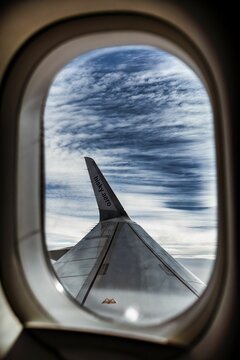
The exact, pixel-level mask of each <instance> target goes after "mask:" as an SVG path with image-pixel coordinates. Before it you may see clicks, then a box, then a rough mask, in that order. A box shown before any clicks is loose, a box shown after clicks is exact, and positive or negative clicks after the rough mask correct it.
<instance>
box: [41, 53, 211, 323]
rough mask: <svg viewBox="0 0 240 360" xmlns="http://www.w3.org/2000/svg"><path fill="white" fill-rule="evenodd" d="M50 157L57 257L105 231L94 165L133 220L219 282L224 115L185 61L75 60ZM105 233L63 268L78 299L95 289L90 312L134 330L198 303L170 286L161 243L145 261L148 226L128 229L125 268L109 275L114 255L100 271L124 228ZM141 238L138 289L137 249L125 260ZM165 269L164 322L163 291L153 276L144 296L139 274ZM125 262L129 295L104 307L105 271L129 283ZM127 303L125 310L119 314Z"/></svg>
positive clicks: (60, 95)
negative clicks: (219, 134) (218, 131)
mask: <svg viewBox="0 0 240 360" xmlns="http://www.w3.org/2000/svg"><path fill="white" fill-rule="evenodd" d="M44 151H45V185H46V191H45V203H46V212H45V222H46V241H47V246H48V249H49V250H56V249H63V248H69V247H70V248H71V247H73V246H74V245H75V244H77V243H78V242H79V241H80V240H81V239H82V238H84V236H85V235H86V234H88V233H89V231H90V230H91V229H92V228H94V226H95V225H96V224H97V223H98V221H99V213H98V207H97V203H96V200H95V197H94V193H93V189H92V185H91V183H90V181H89V174H88V171H87V168H86V165H85V161H84V157H91V158H93V159H94V160H95V162H96V164H97V165H98V166H99V168H100V169H101V171H102V173H103V175H104V176H105V177H106V179H107V181H108V183H109V184H110V186H111V187H112V189H113V191H114V192H115V194H116V195H117V197H118V199H119V201H120V202H121V204H122V206H123V208H124V209H125V211H126V212H127V214H128V215H129V217H130V218H131V219H132V220H133V221H134V222H136V223H137V224H139V225H140V226H141V227H142V228H143V229H144V230H145V231H146V233H148V234H149V235H150V237H151V238H153V239H154V240H155V242H156V243H158V244H160V245H161V246H162V247H163V248H164V249H165V250H166V251H167V252H168V253H169V254H170V255H172V256H173V257H174V258H175V259H177V261H178V262H179V263H181V264H182V265H184V266H185V267H187V268H188V269H189V270H190V271H191V272H192V273H194V274H195V275H196V276H197V277H198V278H200V279H201V280H202V281H203V282H205V283H207V282H208V280H209V276H210V274H211V269H212V266H213V261H214V259H215V250H216V236H217V219H216V206H217V199H216V164H215V144H214V128H213V114H212V109H211V104H210V100H209V97H208V94H207V92H206V89H205V88H204V86H203V84H202V82H201V81H200V80H199V78H198V76H197V75H196V74H195V73H194V72H193V71H192V70H191V69H190V68H189V67H188V66H187V65H186V64H185V63H183V62H182V61H181V60H180V59H178V58H176V57H175V56H173V55H171V54H169V53H167V52H165V51H162V50H159V49H156V48H153V47H150V46H119V47H113V48H104V49H98V50H95V51H91V52H88V53H86V54H83V55H80V56H79V57H77V58H75V59H74V60H72V61H71V62H70V63H69V64H67V65H66V66H65V67H64V68H63V69H62V70H61V71H60V72H59V73H58V74H57V76H56V77H55V79H54V81H53V83H52V85H51V87H50V90H49V94H48V97H47V101H46V106H45V113H44ZM104 226H105V225H104ZM104 226H102V228H101V230H99V228H94V229H93V232H92V233H90V234H91V235H90V238H91V241H88V244H89V247H90V248H91V249H89V247H88V249H87V250H86V247H85V246H83V248H81V247H80V250H79V253H80V255H79V254H78V256H77V257H74V256H73V257H72V258H71V264H70V265H69V266H68V267H67V268H64V266H63V265H62V264H61V262H59V260H58V261H57V262H56V263H55V264H54V267H55V271H56V272H57V274H58V276H59V278H60V281H61V282H62V283H63V285H64V286H65V288H66V289H67V291H69V292H70V293H71V294H72V296H74V297H77V296H78V294H79V293H80V292H81V289H83V288H84V287H85V288H86V286H89V283H91V289H92V290H94V291H95V292H94V291H92V297H91V299H90V298H89V299H88V301H87V300H86V299H85V300H86V301H85V300H84V301H85V302H84V305H85V306H86V307H88V308H90V309H91V310H92V311H96V313H98V314H101V315H102V314H103V315H106V316H108V317H109V316H110V317H114V318H117V319H121V317H122V315H123V314H124V316H125V319H126V321H130V322H138V321H141V319H142V321H144V322H147V321H148V317H149V321H150V322H151V320H153V319H155V320H156V321H158V320H159V321H161V320H166V319H167V318H169V317H171V316H173V315H176V314H177V313H179V312H180V311H182V310H184V309H185V308H186V307H187V306H189V305H190V304H191V303H192V302H193V301H195V300H196V299H195V296H190V295H189V297H188V295H186V293H187V292H188V291H189V289H187V290H186V289H185V288H184V286H183V284H182V283H181V281H180V283H179V281H178V280H179V278H178V280H174V281H175V282H174V281H173V282H172V284H174V285H171V286H170V285H169V283H168V277H167V276H168V275H169V276H170V275H171V274H170V273H169V269H168V268H167V267H166V264H164V262H163V263H162V262H161V261H159V258H158V260H156V259H154V260H153V259H152V258H151V256H152V255H151V254H152V252H154V250H153V249H152V248H151V247H152V246H154V245H152V243H151V245H149V244H150V242H151V241H152V240H149V244H148V245H149V247H146V249H145V247H144V250H143V249H142V248H141V250H139V247H140V245H139V242H138V238H140V237H145V236H147V235H145V233H144V235H143V233H141V231H142V230H141V229H140V230H139V228H137V225H132V227H131V231H132V232H131V231H130V230H127V228H126V227H124V226H123V227H122V228H121V232H120V230H119V239H120V238H122V240H121V242H119V241H120V240H118V243H116V244H115V248H117V247H118V246H119V251H118V252H117V253H116V254H118V255H119V256H116V254H115V253H114V252H113V253H112V258H111V257H110V259H109V261H110V262H109V263H108V262H106V259H107V258H108V257H109V254H108V255H107V254H105V258H104V259H105V260H104V259H102V261H103V263H102V264H101V266H100V264H98V262H97V261H100V260H99V259H100V256H101V254H102V253H101V251H102V250H103V249H104V247H106V246H108V243H107V241H108V240H107V237H106V234H105V233H104V231H107V232H108V234H110V235H109V236H114V235H113V234H115V232H116V231H117V230H116V228H115V226H114V224H113V223H111V226H110V225H109V226H110V227H107V230H106V229H105V228H104ZM126 226H127V225H126ZM104 229H105V230H104ZM104 234H105V235H104ZM136 234H137V235H136ZM104 236H105V238H104ZM129 237H131V239H132V240H131V241H132V242H131V244H132V247H131V251H132V254H133V255H132V256H133V262H135V264H136V265H135V266H136V267H135V271H136V273H135V274H134V273H132V265H131V266H130V265H129V264H128V265H127V266H128V267H129V277H128V278H126V273H127V272H126V271H125V270H124V271H123V269H124V268H125V267H126V262H127V260H126V259H127V256H128V255H129V254H130V250H129V247H127V245H126V248H127V249H128V255H127V254H125V255H124V251H123V247H124V238H129ZM146 241H147V240H146ZM90 242H91V246H90ZM82 244H83V243H82ZM122 244H123V245H122ZM145 245H146V244H145ZM84 248H85V250H84ZM149 249H150V250H149ZM149 251H150V252H149ZM156 251H158V250H156ZM64 252H65V250H63V251H62V252H58V253H57V252H56V251H55V252H50V257H51V258H55V259H56V258H57V257H58V256H59V255H62V254H64ZM143 252H144V255H143ZM150 253H151V254H150ZM56 254H58V255H56ZM114 254H115V255H114ZM79 256H80V257H79ZM114 256H115V257H116V258H114ZM140 257H141V258H144V261H145V262H146V264H145V267H142V264H143V262H140V263H139V264H141V268H140V270H139V268H138V266H137V262H138V259H139V258H140ZM113 259H114V260H113ZM155 260H156V266H155V265H154V266H155V267H154V272H158V270H157V269H159V274H160V273H161V274H164V276H165V277H161V276H160V275H159V274H157V276H160V277H159V283H158V284H160V285H161V286H163V283H164V284H165V285H164V286H163V287H164V289H165V290H164V291H166V293H165V295H166V296H165V298H166V299H167V300H166V301H165V307H164V313H162V312H161V313H160V312H159V313H158V311H155V308H156V304H158V303H159V299H160V294H161V291H162V290H161V289H162V288H161V286H160V285H159V286H158V285H156V286H155V285H154V289H153V288H152V285H151V284H150V283H151V281H150V280H149V283H148V279H150V278H151V274H149V276H146V278H144V279H145V280H144V281H146V282H147V283H146V284H145V285H144V286H145V292H144V290H143V288H144V286H141V290H140V288H138V287H137V285H136V282H137V281H138V279H139V274H138V272H139V271H140V272H141V269H142V272H146V271H148V270H149V269H150V268H151V266H153V264H154V261H155ZM52 261H53V262H54V260H52ZM113 261H114V264H115V268H116V266H117V265H116V264H118V266H119V269H120V270H119V274H120V273H121V274H122V275H121V276H122V278H123V279H125V281H124V283H121V280H118V281H119V284H120V283H121V286H120V285H119V286H117V288H114V286H113V285H112V283H111V285H110V284H109V283H108V284H105V285H104V286H106V288H107V289H108V291H104V292H101V294H100V295H99V291H98V290H99V289H98V288H97V287H96V288H94V286H95V285H96V284H95V285H94V284H93V282H94V281H95V280H96V279H95V278H94V276H96V274H95V275H94V276H93V274H94V271H93V270H94V269H95V268H96V266H98V265H99V268H98V270H99V273H98V276H101V279H103V277H104V276H105V274H108V276H110V274H111V279H112V278H113V277H114V276H115V281H116V282H117V279H119V278H120V277H121V276H120V275H119V274H117V273H116V270H114V269H115V268H114V269H113V268H112V267H111V263H112V262H113ZM77 262H78V265H79V266H78V273H76V266H77ZM150 263H151V265H150ZM97 264H98V265H97ZM121 268H122V270H121ZM133 269H134V267H133ZM170 270H171V269H170ZM179 271H180V270H179ZM170 272H171V271H170ZM114 274H115V275H114ZM119 276H120V277H119ZM140 278H141V276H140ZM63 279H65V280H63ZM94 279H95V280H94ZM105 279H107V277H105ZM156 279H158V277H157V278H156ZM102 281H105V282H107V280H102ZM141 281H143V279H142V278H141ZM171 281H172V280H171ZM134 284H135V285H134ZM169 287H171V289H175V290H173V291H175V292H176V294H177V293H178V294H180V295H178V296H179V298H178V299H185V298H187V297H188V300H187V301H183V303H184V304H183V305H180V306H178V305H177V303H178V304H180V303H181V301H179V302H178V301H177V300H176V299H175V300H176V301H175V300H174V302H173V303H171V301H170V299H171V296H172V295H171V293H169V292H168V288H169ZM123 293H124V297H125V300H126V303H125V305H124V306H125V307H124V309H122V308H121V310H119V311H115V309H116V308H117V306H118V304H119V302H121V301H122V300H119V299H121V295H122V294H123ZM130 293H131V295H130ZM105 295H106V296H105ZM84 296H85V297H86V294H85V295H84ZM141 296H142V297H141ZM80 298H81V296H80V295H79V298H78V299H80ZM101 299H102V302H103V304H102V302H101V301H100V300H101ZM146 299H147V300H146ZM105 300H106V303H107V302H108V300H109V301H110V302H111V300H116V303H114V301H112V303H111V304H108V305H109V306H108V307H106V305H105V304H106V303H104V301H105ZM81 301H82V299H81ZM81 301H80V300H79V302H80V303H81ZM146 302H147V305H146ZM99 304H101V305H99ZM104 306H105V307H104ZM114 306H115V308H114Z"/></svg>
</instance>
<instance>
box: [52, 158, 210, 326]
mask: <svg viewBox="0 0 240 360" xmlns="http://www.w3.org/2000/svg"><path fill="white" fill-rule="evenodd" d="M86 163H87V166H88V170H89V175H90V178H91V182H92V184H93V189H94V193H95V197H96V200H97V203H98V207H99V212H100V219H104V220H100V222H99V223H98V224H97V225H96V226H95V227H94V228H93V230H92V231H90V232H89V233H88V234H87V235H86V236H85V237H84V238H83V239H82V240H81V241H80V242H79V243H78V244H77V245H75V246H74V247H73V248H72V249H70V250H69V251H68V252H67V253H66V254H65V255H64V256H62V257H61V258H60V259H59V260H58V261H57V262H56V263H55V264H54V265H53V266H54V268H55V271H56V273H57V275H58V277H59V279H60V281H61V283H62V284H63V285H64V287H65V288H66V289H67V290H68V291H69V292H70V294H71V295H72V296H73V297H74V298H76V300H77V301H78V302H79V303H80V304H81V305H83V306H85V307H86V308H88V309H90V310H92V311H93V312H95V313H97V314H98V315H102V316H106V317H110V318H111V319H112V318H114V319H118V320H120V321H121V320H122V319H123V318H125V319H127V320H128V321H133V317H135V320H136V319H137V321H139V322H143V323H144V322H145V321H146V319H147V321H148V323H149V321H150V322H151V321H152V322H153V323H154V322H156V321H157V322H159V321H164V320H166V319H168V318H169V317H173V316H176V315H177V314H178V313H180V312H182V311H183V310H184V309H186V308H187V307H189V306H190V305H191V304H192V303H193V302H194V301H196V299H197V298H198V297H199V295H200V294H201V293H202V291H203V290H204V289H205V285H204V284H203V283H202V281H201V280H199V279H198V278H197V277H196V276H195V275H193V274H192V273H191V272H190V271H188V270H187V269H186V268H185V267H184V266H182V265H181V264H179V263H178V262H177V261H176V260H175V259H174V258H173V257H172V256H171V255H170V254H168V253H167V252H166V251H165V250H164V249H163V248H162V247H161V246H160V245H159V244H158V243H157V242H156V241H154V240H153V239H152V238H151V236H150V235H149V234H147V233H146V232H145V231H144V230H143V229H142V228H141V226H139V225H138V224H136V223H135V222H133V221H132V220H131V219H130V218H129V217H128V215H127V214H126V212H125V210H124V209H123V207H122V205H121V204H120V202H119V200H118V199H117V197H116V195H115V194H114V193H113V191H112V189H111V188H110V186H109V185H108V183H107V181H106V179H105V178H104V177H103V175H102V173H101V172H100V170H99V169H98V167H97V165H96V164H95V162H94V161H93V160H92V159H90V158H87V159H86ZM94 179H97V180H96V181H95V180H94ZM99 187H100V188H99ZM100 189H103V190H102V191H100ZM103 194H106V196H107V197H105V195H103ZM106 199H108V200H106ZM106 201H110V203H111V206H110V205H109V206H108V205H107V203H106ZM107 207H109V208H111V209H107ZM114 214H115V215H114Z"/></svg>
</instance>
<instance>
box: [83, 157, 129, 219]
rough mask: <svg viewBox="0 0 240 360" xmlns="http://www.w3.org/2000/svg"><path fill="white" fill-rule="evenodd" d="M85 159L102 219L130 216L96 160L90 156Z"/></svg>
mask: <svg viewBox="0 0 240 360" xmlns="http://www.w3.org/2000/svg"><path fill="white" fill-rule="evenodd" d="M85 161H86V164H87V168H88V173H89V176H90V179H91V183H92V187H93V190H94V194H95V197H96V200H97V204H98V209H99V214H100V221H103V220H109V219H113V218H116V217H121V216H124V217H127V218H129V217H128V215H127V213H126V211H125V210H124V208H123V207H122V205H121V203H120V201H119V200H118V198H117V197H116V195H115V194H114V192H113V190H112V189H111V187H110V185H109V184H108V182H107V180H106V179H105V177H104V176H103V174H102V173H101V171H100V169H99V168H98V166H97V164H96V163H95V161H94V160H93V159H91V158H89V157H85Z"/></svg>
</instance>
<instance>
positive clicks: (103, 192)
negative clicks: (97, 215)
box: [93, 175, 112, 206]
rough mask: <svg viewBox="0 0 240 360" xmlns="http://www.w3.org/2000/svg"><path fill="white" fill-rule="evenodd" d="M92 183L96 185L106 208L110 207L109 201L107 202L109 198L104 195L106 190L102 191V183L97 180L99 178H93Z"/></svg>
mask: <svg viewBox="0 0 240 360" xmlns="http://www.w3.org/2000/svg"><path fill="white" fill-rule="evenodd" d="M93 179H94V182H95V184H96V185H97V188H98V192H99V193H101V195H102V197H103V200H104V201H105V203H106V205H107V206H111V205H112V204H111V201H110V200H109V197H108V196H107V194H106V190H105V189H104V186H103V183H102V182H101V180H100V179H99V176H98V175H97V176H95V177H94V178H93Z"/></svg>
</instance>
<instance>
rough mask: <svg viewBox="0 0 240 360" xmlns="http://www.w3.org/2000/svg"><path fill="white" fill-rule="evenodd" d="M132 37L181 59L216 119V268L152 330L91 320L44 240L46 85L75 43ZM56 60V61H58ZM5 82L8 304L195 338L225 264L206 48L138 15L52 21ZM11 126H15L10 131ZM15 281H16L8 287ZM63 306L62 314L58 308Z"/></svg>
mask: <svg viewBox="0 0 240 360" xmlns="http://www.w3.org/2000/svg"><path fill="white" fill-rule="evenodd" d="M130 35H131V36H130ZM126 39H127V41H128V42H127V41H126ZM133 40H134V42H135V43H138V42H137V41H139V44H144V45H153V46H159V43H161V49H164V50H167V51H169V52H171V53H173V54H174V55H176V56H178V57H180V58H181V59H182V60H184V61H185V62H187V63H188V64H189V65H190V66H191V67H192V68H193V69H194V70H195V72H197V74H198V76H199V77H200V78H201V80H202V81H203V83H204V85H205V87H206V89H207V90H208V92H209V97H210V100H211V102H212V108H213V114H214V119H215V121H214V126H215V145H216V161H217V181H218V183H217V192H218V222H219V225H218V247H217V257H216V262H215V266H214V271H213V274H212V277H211V279H210V282H209V284H208V287H207V289H206V291H205V292H204V294H203V295H202V296H201V298H200V299H199V301H197V302H196V303H195V304H194V305H193V306H192V307H191V308H190V309H188V310H187V311H186V312H184V313H182V314H181V315H179V316H178V317H176V318H174V319H172V320H169V321H167V322H166V323H164V324H161V325H159V327H154V328H151V327H144V328H140V327H134V326H130V325H121V326H120V325H119V326H118V327H116V326H115V325H114V324H111V323H107V322H105V321H100V320H99V319H98V320H97V321H96V318H95V317H93V316H92V315H91V314H89V313H87V312H86V311H82V310H81V308H79V306H78V305H77V304H75V302H74V301H73V300H72V299H71V298H70V297H69V296H68V295H67V293H66V292H65V291H64V290H63V289H62V287H61V285H60V283H59V282H58V280H57V279H56V277H55V275H54V273H53V270H52V267H51V264H50V262H49V260H48V256H47V249H46V246H45V241H44V216H43V212H44V204H43V191H44V189H43V178H42V176H44V174H43V171H42V166H43V165H42V164H43V157H42V153H41V121H42V114H43V106H44V103H45V98H46V94H47V90H48V87H49V85H50V83H51V81H52V78H53V76H54V75H55V74H56V73H57V71H58V70H59V69H60V68H61V67H62V66H63V65H64V64H65V63H67V62H68V60H70V59H71V58H73V57H74V56H75V55H77V54H80V52H79V49H80V50H81V51H83V52H86V51H89V50H91V49H93V48H96V45H97V46H98V47H105V46H112V45H115V46H116V45H121V44H129V43H131V44H132V43H133ZM121 41H122V42H121ZM70 48H71V51H70ZM61 54H62V55H61ZM63 54H65V55H67V56H63ZM54 59H55V60H56V59H58V62H57V63H56V61H54ZM16 78H17V79H18V82H17V86H16V87H15V89H14V94H13V95H14V96H12V85H13V84H14V82H15V79H16ZM5 84H6V87H5V94H4V97H3V99H2V111H3V115H5V116H6V114H7V113H9V116H8V122H6V128H7V134H8V138H9V140H10V142H11V144H12V150H11V154H10V156H11V158H12V160H13V161H12V164H13V165H11V168H10V170H9V173H8V175H9V176H12V179H16V183H15V181H14V180H11V181H10V187H9V191H8V193H9V194H10V191H12V194H11V195H10V202H9V208H8V211H7V213H8V214H10V217H9V219H7V220H6V226H7V227H8V229H10V227H11V226H12V227H13V229H12V230H11V231H9V243H8V244H6V245H5V252H4V253H5V255H6V258H7V259H9V257H11V258H10V262H11V263H12V264H13V267H12V270H11V273H10V274H8V279H7V280H6V281H7V282H8V283H9V289H10V290H9V292H10V294H11V295H12V296H13V298H15V301H14V307H15V309H16V311H17V312H18V313H19V316H20V318H22V320H23V321H24V322H27V323H29V324H30V323H31V324H32V325H34V324H35V325H34V326H36V323H43V322H44V323H48V324H51V325H57V324H60V325H61V326H62V327H64V328H75V329H77V330H81V331H92V332H96V333H104V334H108V335H113V334H114V335H118V336H123V337H129V338H132V337H135V338H138V339H142V340H148V341H156V342H160V343H165V342H168V341H170V342H172V343H174V344H180V345H186V344H190V343H191V342H193V341H194V340H195V339H196V338H197V337H198V336H200V334H201V333H202V331H203V329H204V328H206V326H208V325H209V323H210V322H211V319H212V317H214V313H215V311H216V307H217V306H218V301H217V300H218V298H219V297H220V296H221V294H222V291H223V288H224V283H225V274H224V272H223V269H224V268H225V266H226V251H227V245H226V235H227V224H226V214H227V207H225V206H224V205H223V203H222V201H220V200H222V199H226V198H227V197H226V177H225V174H224V172H223V171H220V170H219V169H220V166H221V167H222V166H223V167H224V168H226V167H227V165H226V163H225V161H224V159H225V153H224V147H223V139H224V131H223V120H222V118H223V113H222V106H221V101H220V90H219V86H220V85H219V82H218V79H216V78H215V76H214V73H213V69H212V64H210V63H209V61H208V59H207V56H206V54H203V52H202V51H200V49H199V48H198V46H197V45H196V44H194V42H193V41H192V40H191V39H190V38H189V37H188V36H186V34H184V33H183V32H181V31H179V29H176V28H174V26H173V25H170V24H169V23H167V22H165V21H163V20H160V19H156V18H154V17H150V16H143V15H140V14H121V15H120V14H117V15H116V14H107V15H99V16H89V17H82V18H77V19H72V20H68V21H65V22H61V23H59V24H54V25H53V26H51V27H49V28H46V29H44V30H42V32H40V33H39V34H37V35H35V36H34V37H33V38H32V39H30V40H29V41H28V43H26V44H25V45H24V46H23V47H22V49H21V50H20V51H19V53H18V54H17V55H16V57H15V60H14V62H13V63H12V65H11V71H9V72H8V73H7V82H6V81H5ZM10 99H11V102H12V103H11V106H10ZM8 109H10V112H9V111H8ZM13 124H14V126H16V128H17V132H15V131H14V132H13V131H12V128H11V127H12V125H13ZM29 124H31V126H29ZM220 159H221V162H220ZM16 209H17V210H16ZM15 229H16V230H15ZM9 246H10V248H11V251H9ZM10 254H11V255H10ZM36 264H37V266H36ZM5 271H7V270H5ZM39 273H41V275H40V274H39ZM16 280H17V286H13V283H15V284H16ZM13 281H14V282H13ZM17 293H18V296H17V295H16V294H17ZM26 304H27V305H28V306H26ZM66 307H67V311H66V313H65V314H64V313H63V311H62V309H63V308H64V309H66ZM196 320H197V321H196ZM195 322H196V323H197V324H196V325H195V326H193V327H192V328H191V333H189V331H188V329H189V328H190V325H192V324H194V323H195ZM78 324H81V325H78Z"/></svg>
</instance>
